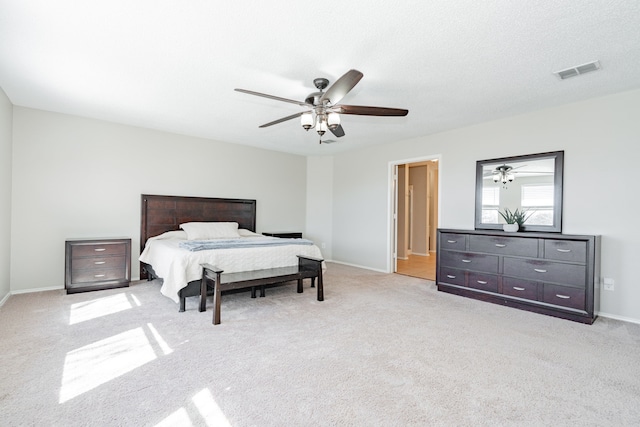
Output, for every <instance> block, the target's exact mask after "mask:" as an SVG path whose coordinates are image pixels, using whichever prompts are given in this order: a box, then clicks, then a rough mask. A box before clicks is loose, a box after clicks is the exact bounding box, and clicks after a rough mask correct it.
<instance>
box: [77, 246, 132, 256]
mask: <svg viewBox="0 0 640 427" xmlns="http://www.w3.org/2000/svg"><path fill="white" fill-rule="evenodd" d="M126 250H127V248H126V245H125V244H124V243H108V242H104V243H91V244H78V245H73V246H72V247H71V257H72V258H78V257H89V256H105V255H124V254H125V252H126Z"/></svg>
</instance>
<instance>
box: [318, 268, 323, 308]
mask: <svg viewBox="0 0 640 427" xmlns="http://www.w3.org/2000/svg"><path fill="white" fill-rule="evenodd" d="M318 301H324V288H323V287H322V267H320V268H318Z"/></svg>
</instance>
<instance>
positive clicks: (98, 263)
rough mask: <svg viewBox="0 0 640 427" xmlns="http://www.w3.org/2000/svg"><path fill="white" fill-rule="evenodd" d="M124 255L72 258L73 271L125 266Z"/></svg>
mask: <svg viewBox="0 0 640 427" xmlns="http://www.w3.org/2000/svg"><path fill="white" fill-rule="evenodd" d="M124 265H125V262H124V255H123V256H109V257H103V256H100V257H87V258H71V271H76V270H87V269H94V270H95V269H101V270H104V269H111V268H122V267H124Z"/></svg>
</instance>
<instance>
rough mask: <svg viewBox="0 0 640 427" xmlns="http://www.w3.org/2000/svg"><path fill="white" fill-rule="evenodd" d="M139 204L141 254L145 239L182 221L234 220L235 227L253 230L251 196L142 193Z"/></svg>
mask: <svg viewBox="0 0 640 427" xmlns="http://www.w3.org/2000/svg"><path fill="white" fill-rule="evenodd" d="M141 207H142V214H141V217H140V218H141V221H140V252H141V253H142V250H143V249H144V245H145V243H146V242H147V239H149V238H150V237H154V236H158V235H160V234H162V233H164V232H166V231H172V230H179V229H180V224H182V223H185V222H216V221H229V222H237V223H238V226H239V228H246V229H247V230H251V231H256V201H255V200H251V199H218V198H209V197H183V196H155V195H151V194H143V195H142V200H141ZM141 274H142V272H141Z"/></svg>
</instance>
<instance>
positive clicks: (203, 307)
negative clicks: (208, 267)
mask: <svg viewBox="0 0 640 427" xmlns="http://www.w3.org/2000/svg"><path fill="white" fill-rule="evenodd" d="M180 302H181V303H182V301H180ZM198 311H200V312H203V311H207V278H206V275H205V272H204V270H203V271H202V279H200V307H199V308H198Z"/></svg>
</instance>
